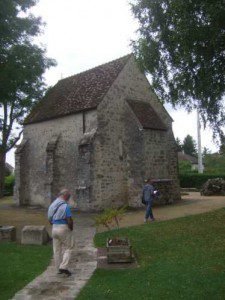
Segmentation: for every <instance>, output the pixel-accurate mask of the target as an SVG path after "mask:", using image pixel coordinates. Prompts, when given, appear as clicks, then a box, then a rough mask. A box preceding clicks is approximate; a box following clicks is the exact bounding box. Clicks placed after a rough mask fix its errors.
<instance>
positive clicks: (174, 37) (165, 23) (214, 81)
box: [132, 0, 225, 136]
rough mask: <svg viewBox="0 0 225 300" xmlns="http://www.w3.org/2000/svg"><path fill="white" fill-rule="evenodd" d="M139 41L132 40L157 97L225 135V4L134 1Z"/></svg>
mask: <svg viewBox="0 0 225 300" xmlns="http://www.w3.org/2000/svg"><path fill="white" fill-rule="evenodd" d="M132 10H133V13H134V15H135V17H136V18H137V19H138V21H139V24H140V27H139V31H138V32H139V37H138V38H137V40H136V41H134V42H133V47H134V52H135V53H136V57H137V59H138V61H139V63H140V66H141V67H142V69H143V70H144V71H146V72H149V73H150V74H151V75H152V86H153V89H154V90H155V92H156V94H157V95H158V96H159V97H160V98H161V99H163V100H164V99H165V100H166V101H168V102H170V103H172V105H173V106H176V105H178V104H179V105H182V106H183V107H185V108H186V109H187V110H188V111H191V110H193V109H195V108H196V107H199V110H200V114H201V117H202V119H203V121H204V124H207V122H208V123H209V124H210V125H211V126H212V128H213V130H214V136H215V135H216V133H219V134H220V136H223V132H222V130H221V127H222V126H223V125H224V122H225V116H224V106H223V95H224V93H225V76H224V70H225V17H224V16H225V3H224V0H214V1H211V0H199V1H194V0H133V1H132Z"/></svg>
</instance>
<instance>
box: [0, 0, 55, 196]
mask: <svg viewBox="0 0 225 300" xmlns="http://www.w3.org/2000/svg"><path fill="white" fill-rule="evenodd" d="M36 3H37V0H7V1H5V0H0V197H1V196H2V195H3V185H4V174H5V159H6V153H7V152H8V151H9V150H10V149H12V148H13V147H14V146H15V144H16V142H17V141H18V140H19V138H20V135H21V133H22V130H21V126H18V125H17V127H18V128H17V129H20V131H19V134H18V135H17V136H16V135H15V133H14V129H15V127H16V124H19V125H20V124H22V122H23V120H24V117H25V115H26V114H27V113H28V112H29V111H30V110H31V108H32V107H33V105H34V104H35V103H36V102H37V101H38V100H39V99H40V98H41V97H42V96H43V92H44V90H45V84H44V80H43V73H44V72H45V70H46V69H47V68H49V67H51V66H53V65H55V61H54V60H52V59H48V58H47V57H46V56H45V49H44V48H43V47H41V46H38V45H36V44H34V42H33V38H34V37H36V36H38V35H39V34H40V32H41V29H42V26H43V23H42V21H41V19H40V18H37V17H34V16H33V15H32V14H30V13H29V10H30V8H32V7H33V6H34V5H35V4H36Z"/></svg>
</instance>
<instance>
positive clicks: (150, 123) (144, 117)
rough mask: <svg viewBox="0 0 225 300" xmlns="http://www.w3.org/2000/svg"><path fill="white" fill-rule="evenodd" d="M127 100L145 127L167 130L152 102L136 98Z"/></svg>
mask: <svg viewBox="0 0 225 300" xmlns="http://www.w3.org/2000/svg"><path fill="white" fill-rule="evenodd" d="M127 102H128V104H129V105H130V107H131V109H132V110H133V112H134V114H135V115H136V117H137V118H138V120H139V121H140V123H141V125H142V126H143V128H144V129H155V130H167V127H166V125H165V124H164V123H163V121H162V120H161V118H160V117H159V116H158V114H157V113H156V111H155V110H154V109H153V108H152V106H151V105H150V103H148V102H143V101H136V100H127Z"/></svg>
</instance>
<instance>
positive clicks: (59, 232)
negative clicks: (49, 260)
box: [52, 224, 74, 270]
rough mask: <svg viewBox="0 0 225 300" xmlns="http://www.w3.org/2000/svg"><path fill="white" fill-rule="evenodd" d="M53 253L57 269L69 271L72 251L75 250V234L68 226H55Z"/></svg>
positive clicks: (53, 229) (53, 230)
mask: <svg viewBox="0 0 225 300" xmlns="http://www.w3.org/2000/svg"><path fill="white" fill-rule="evenodd" d="M52 239H53V253H54V261H55V267H56V269H57V270H58V269H66V270H67V269H68V265H69V261H70V257H71V250H72V249H73V246H74V245H73V244H74V243H73V232H72V231H71V230H70V229H69V228H68V225H67V224H53V227H52Z"/></svg>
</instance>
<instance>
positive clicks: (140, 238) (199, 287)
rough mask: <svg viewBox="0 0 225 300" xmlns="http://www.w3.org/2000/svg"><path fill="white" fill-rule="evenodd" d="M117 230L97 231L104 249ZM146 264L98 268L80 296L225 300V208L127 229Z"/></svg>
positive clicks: (98, 241) (95, 297)
mask: <svg viewBox="0 0 225 300" xmlns="http://www.w3.org/2000/svg"><path fill="white" fill-rule="evenodd" d="M116 235H118V232H116V231H111V232H105V233H101V234H97V235H96V237H95V243H96V245H97V246H99V247H104V246H105V242H106V238H107V237H109V236H110V237H112V236H116ZM119 235H120V236H127V237H129V238H130V240H131V242H132V245H133V249H134V252H135V254H136V256H137V258H138V262H139V264H140V268H138V269H132V270H131V269H129V270H96V271H95V273H94V275H93V276H92V278H91V279H90V281H89V283H88V284H87V286H86V287H85V288H84V289H83V290H82V292H81V293H80V295H79V297H78V298H77V299H79V300H82V299H85V300H89V299H93V300H95V299H96V300H97V299H98V300H101V299H107V300H108V299H117V300H120V299H123V300H126V299H129V300H130V299H134V300H140V299H146V300H149V299H163V300H169V299H188V300H189V299H210V300H211V299H225V209H221V210H218V211H215V212H211V213H207V214H201V215H195V216H190V217H185V218H180V219H175V220H171V221H166V222H159V223H157V222H156V223H151V224H144V225H141V226H136V227H131V228H125V229H121V230H120V232H119Z"/></svg>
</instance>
